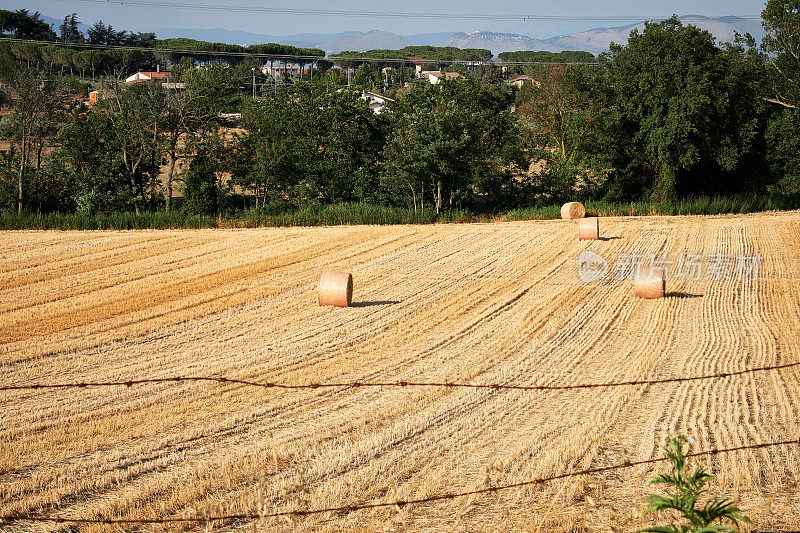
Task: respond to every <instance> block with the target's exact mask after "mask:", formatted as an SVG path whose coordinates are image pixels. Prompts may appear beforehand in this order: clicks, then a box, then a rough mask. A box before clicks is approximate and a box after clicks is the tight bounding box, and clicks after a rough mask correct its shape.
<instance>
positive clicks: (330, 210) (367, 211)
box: [0, 195, 800, 230]
mask: <svg viewBox="0 0 800 533" xmlns="http://www.w3.org/2000/svg"><path fill="white" fill-rule="evenodd" d="M584 205H585V206H586V212H587V215H590V216H649V215H719V214H733V213H735V214H741V213H755V212H761V211H774V210H787V209H798V208H800V198H797V197H788V196H775V195H766V196H736V197H698V198H689V199H683V200H677V201H672V202H651V201H638V202H607V201H603V200H589V201H586V202H584ZM560 209H561V205H560V204H558V205H556V204H553V205H544V206H538V207H529V208H523V209H514V210H511V211H506V212H502V213H499V214H495V215H488V214H474V213H470V212H469V211H465V210H454V211H446V212H443V213H440V214H439V215H437V214H436V212H435V211H434V210H433V209H426V210H424V211H418V212H414V210H412V209H405V208H397V207H385V206H379V205H374V204H364V203H343V204H336V205H325V206H316V207H309V208H305V209H298V210H295V211H287V212H284V213H278V214H275V213H269V212H265V211H260V210H247V211H235V212H232V213H226V214H222V215H218V216H208V215H188V214H185V213H182V212H173V213H166V212H163V211H160V212H155V213H142V214H140V215H136V214H134V213H111V214H103V215H78V214H23V215H17V214H16V213H9V212H0V230H22V229H59V230H135V229H201V228H257V227H289V226H342V225H361V224H367V225H370V224H372V225H392V224H434V223H442V222H457V223H460V222H484V221H492V220H503V221H513V220H549V219H557V218H560V216H561V213H560Z"/></svg>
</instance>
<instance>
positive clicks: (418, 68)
mask: <svg viewBox="0 0 800 533" xmlns="http://www.w3.org/2000/svg"><path fill="white" fill-rule="evenodd" d="M408 60H409V61H410V62H411V63H412V64H413V65H414V72H416V74H417V77H418V78H422V77H423V76H422V73H423V72H425V67H427V66H428V64H429V63H430V61H426V60H424V59H422V58H421V57H417V56H408Z"/></svg>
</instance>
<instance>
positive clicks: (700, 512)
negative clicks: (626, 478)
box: [640, 435, 751, 533]
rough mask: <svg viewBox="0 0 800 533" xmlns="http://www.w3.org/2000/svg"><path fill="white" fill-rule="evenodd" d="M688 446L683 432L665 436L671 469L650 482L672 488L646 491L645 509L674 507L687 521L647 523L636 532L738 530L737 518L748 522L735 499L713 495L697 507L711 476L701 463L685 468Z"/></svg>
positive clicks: (670, 532)
mask: <svg viewBox="0 0 800 533" xmlns="http://www.w3.org/2000/svg"><path fill="white" fill-rule="evenodd" d="M687 446H688V439H687V438H686V436H685V435H676V436H673V437H670V438H669V439H668V440H667V445H666V446H665V447H664V450H665V451H666V452H667V456H668V457H669V460H670V462H671V463H672V473H670V474H660V475H658V476H656V477H654V478H653V479H652V480H651V481H650V483H653V484H662V485H667V487H672V489H673V491H672V492H670V491H669V489H665V492H666V493H667V495H666V496H661V495H659V494H651V495H650V507H648V509H647V512H656V511H665V510H666V511H669V510H671V511H675V512H677V513H678V514H680V515H681V516H682V517H683V519H684V520H686V521H687V522H688V524H681V525H677V524H673V525H671V526H666V527H649V528H647V529H642V530H640V533H645V532H649V533H715V532H721V531H729V532H730V531H739V522H745V523H747V524H750V523H751V522H750V519H748V518H747V517H745V516H743V515H742V514H741V509H739V507H737V506H736V503H735V502H733V501H732V500H729V499H727V498H713V499H710V500H708V501H707V502H706V503H705V505H703V506H702V507H699V508H698V500H699V499H700V496H702V494H703V492H704V487H705V485H706V483H707V482H708V481H709V480H711V479H713V477H714V476H712V475H711V474H707V473H706V472H705V471H704V470H703V467H697V468H696V469H695V470H694V472H691V473H690V472H689V469H688V465H687V462H686V459H687V455H686V451H685V450H684V448H685V447H687ZM717 521H721V522H725V521H727V522H730V523H732V525H713V524H714V522H717Z"/></svg>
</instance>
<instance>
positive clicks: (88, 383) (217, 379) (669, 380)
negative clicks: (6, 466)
mask: <svg viewBox="0 0 800 533" xmlns="http://www.w3.org/2000/svg"><path fill="white" fill-rule="evenodd" d="M796 366H800V362H797V363H786V364H782V365H773V366H762V367H757V368H747V369H744V370H737V371H733V372H718V373H715V374H706V375H702V376H689V377H673V378H661V379H647V380H630V381H607V382H598V383H577V384H574V385H506V384H502V383H490V384H486V383H456V382H449V381H442V382H418V381H404V380H401V381H379V382H375V381H349V382H337V383H305V384H298V385H291V384H286V383H275V382H260V381H250V380H244V379H236V378H228V377H215V376H173V377H167V378H144V379H129V380H124V381H85V382H77V383H32V384H27V385H3V386H0V391H23V390H37V389H65V388H87V387H121V386H125V387H131V386H133V385H143V384H148V383H180V382H198V381H211V382H217V383H231V384H236V385H245V386H249V387H262V388H274V389H286V390H296V389H321V388H342V389H352V388H358V387H382V388H386V387H448V388H470V389H494V390H521V391H552V390H574V389H596V388H602V387H630V386H635V385H657V384H662V383H680V382H687V381H700V380H707V379H721V378H728V377H732V376H741V375H744V374H752V373H754V372H767V371H774V370H783V369H786V368H792V367H796Z"/></svg>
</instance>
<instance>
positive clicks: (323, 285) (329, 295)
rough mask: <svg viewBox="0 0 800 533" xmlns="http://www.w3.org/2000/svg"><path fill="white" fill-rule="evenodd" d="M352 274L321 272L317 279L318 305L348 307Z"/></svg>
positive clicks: (351, 295)
mask: <svg viewBox="0 0 800 533" xmlns="http://www.w3.org/2000/svg"><path fill="white" fill-rule="evenodd" d="M352 301H353V276H352V274H349V273H347V272H323V273H322V276H321V277H320V279H319V305H332V306H335V307H350V303H351V302H352Z"/></svg>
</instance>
